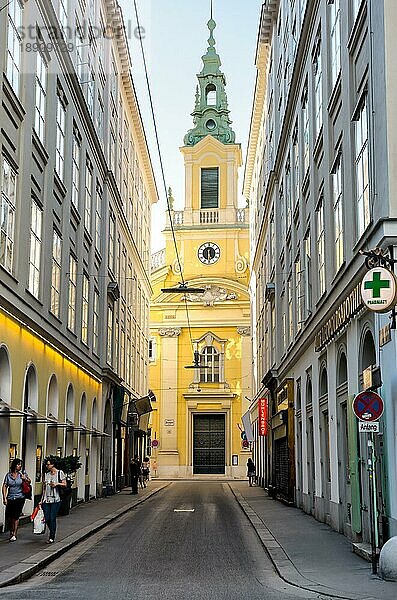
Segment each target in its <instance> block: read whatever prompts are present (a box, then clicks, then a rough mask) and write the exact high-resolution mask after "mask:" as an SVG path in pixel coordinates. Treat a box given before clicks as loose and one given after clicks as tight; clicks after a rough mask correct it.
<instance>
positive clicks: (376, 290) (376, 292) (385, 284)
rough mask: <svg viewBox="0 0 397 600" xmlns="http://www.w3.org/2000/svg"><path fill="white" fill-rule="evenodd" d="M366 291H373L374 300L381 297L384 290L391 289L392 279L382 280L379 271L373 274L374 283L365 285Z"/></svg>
mask: <svg viewBox="0 0 397 600" xmlns="http://www.w3.org/2000/svg"><path fill="white" fill-rule="evenodd" d="M364 288H365V289H366V290H372V298H380V297H381V293H380V292H381V289H382V288H385V289H386V288H390V279H381V274H380V273H379V272H378V271H375V272H374V273H373V279H372V281H366V282H365V284H364Z"/></svg>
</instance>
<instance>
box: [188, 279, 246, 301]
mask: <svg viewBox="0 0 397 600" xmlns="http://www.w3.org/2000/svg"><path fill="white" fill-rule="evenodd" d="M204 289H205V292H204V294H191V293H190V294H186V300H188V301H189V302H199V303H201V304H203V305H204V306H214V304H217V303H218V304H219V303H221V302H226V301H227V300H237V298H238V295H237V294H236V292H233V291H231V290H228V289H227V288H226V287H221V286H219V285H211V284H210V285H205V286H204Z"/></svg>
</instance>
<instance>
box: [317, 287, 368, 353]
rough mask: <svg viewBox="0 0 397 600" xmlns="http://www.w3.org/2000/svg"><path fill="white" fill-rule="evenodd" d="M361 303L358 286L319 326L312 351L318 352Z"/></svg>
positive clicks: (355, 312) (354, 313)
mask: <svg viewBox="0 0 397 600" xmlns="http://www.w3.org/2000/svg"><path fill="white" fill-rule="evenodd" d="M362 306H363V301H362V298H361V293H360V285H358V286H357V287H355V288H354V290H353V291H352V292H350V294H349V295H348V296H347V298H345V299H344V300H343V301H342V302H341V303H340V305H339V306H338V308H337V309H336V311H335V312H334V314H333V315H332V317H331V318H330V319H328V321H326V322H325V324H324V325H322V326H321V328H320V330H319V331H318V333H317V334H316V337H315V340H314V349H315V351H316V352H320V350H322V349H323V348H324V347H325V346H326V345H327V344H328V342H330V341H331V340H332V339H333V338H334V337H335V335H336V334H337V333H338V332H339V331H340V330H341V329H342V328H343V327H344V326H345V325H346V324H347V323H348V322H349V321H350V319H352V318H353V317H354V316H355V315H356V314H357V313H358V311H359V310H360V309H361V308H362Z"/></svg>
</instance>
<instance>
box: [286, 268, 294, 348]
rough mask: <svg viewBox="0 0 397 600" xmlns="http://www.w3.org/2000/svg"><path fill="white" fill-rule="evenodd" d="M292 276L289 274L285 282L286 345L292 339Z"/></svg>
mask: <svg viewBox="0 0 397 600" xmlns="http://www.w3.org/2000/svg"><path fill="white" fill-rule="evenodd" d="M292 298H293V296H292V274H290V276H289V279H288V281H287V303H288V343H290V342H291V341H292V339H293V337H294V311H293V304H292Z"/></svg>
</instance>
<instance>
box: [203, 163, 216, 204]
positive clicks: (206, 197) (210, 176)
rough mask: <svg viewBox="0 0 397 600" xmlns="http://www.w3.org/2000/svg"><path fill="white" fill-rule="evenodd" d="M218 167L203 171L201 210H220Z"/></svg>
mask: <svg viewBox="0 0 397 600" xmlns="http://www.w3.org/2000/svg"><path fill="white" fill-rule="evenodd" d="M218 177H219V169H218V167H215V168H212V169H201V208H218Z"/></svg>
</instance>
